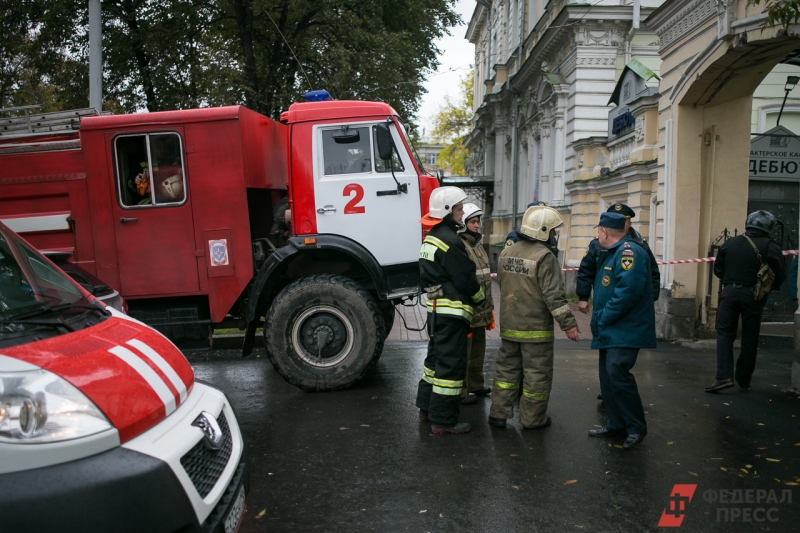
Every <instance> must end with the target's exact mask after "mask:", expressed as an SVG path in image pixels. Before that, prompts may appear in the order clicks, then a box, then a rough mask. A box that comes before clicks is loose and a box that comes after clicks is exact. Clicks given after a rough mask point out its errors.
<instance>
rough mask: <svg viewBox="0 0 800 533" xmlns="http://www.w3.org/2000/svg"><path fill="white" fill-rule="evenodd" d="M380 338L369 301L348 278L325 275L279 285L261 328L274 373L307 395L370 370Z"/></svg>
mask: <svg viewBox="0 0 800 533" xmlns="http://www.w3.org/2000/svg"><path fill="white" fill-rule="evenodd" d="M384 338H385V335H384V327H383V318H382V316H381V312H380V310H379V308H378V304H377V303H376V302H375V299H374V298H373V297H372V296H371V295H370V293H369V292H367V291H366V290H364V289H363V288H362V287H361V286H360V285H359V284H357V283H356V282H354V281H353V280H351V279H349V278H345V277H343V276H334V275H331V274H318V275H314V276H309V277H307V278H302V279H299V280H297V281H295V282H293V283H291V284H289V285H287V286H286V287H284V289H283V290H282V291H281V292H280V293H278V296H276V297H275V300H274V301H273V302H272V305H271V306H270V309H269V312H268V313H267V316H266V327H265V328H264V345H265V346H266V348H267V353H268V355H269V359H270V361H271V362H272V365H273V366H274V367H275V370H277V371H278V373H279V374H280V375H281V376H283V378H284V379H285V380H286V381H288V382H289V383H291V384H292V385H295V386H297V387H300V388H301V389H303V390H309V391H331V390H337V389H342V388H345V387H348V386H350V385H353V384H354V383H356V382H357V381H358V380H360V379H361V378H363V377H364V376H365V375H366V374H367V373H368V372H369V371H370V370H371V369H372V367H373V366H375V363H376V362H377V361H378V357H380V354H381V351H382V350H383V340H384Z"/></svg>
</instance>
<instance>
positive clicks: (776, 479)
mask: <svg viewBox="0 0 800 533" xmlns="http://www.w3.org/2000/svg"><path fill="white" fill-rule="evenodd" d="M772 479H774V480H775V481H777V482H778V483H780V482H781V480H780V479H778V478H776V477H774V478H772Z"/></svg>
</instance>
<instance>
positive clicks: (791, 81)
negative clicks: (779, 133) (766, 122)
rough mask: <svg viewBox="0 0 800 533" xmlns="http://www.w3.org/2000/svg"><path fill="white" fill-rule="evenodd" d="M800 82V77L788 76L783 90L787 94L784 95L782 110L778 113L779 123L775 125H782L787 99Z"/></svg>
mask: <svg viewBox="0 0 800 533" xmlns="http://www.w3.org/2000/svg"><path fill="white" fill-rule="evenodd" d="M798 82H800V76H786V85H784V87H783V90H784V91H786V94H784V95H783V103H782V104H781V110H780V112H779V113H778V122H777V123H776V124H775V125H776V126H780V125H781V115H782V114H783V106H785V105H786V98H788V97H789V93H790V92H792V89H794V87H795V85H797V83H798Z"/></svg>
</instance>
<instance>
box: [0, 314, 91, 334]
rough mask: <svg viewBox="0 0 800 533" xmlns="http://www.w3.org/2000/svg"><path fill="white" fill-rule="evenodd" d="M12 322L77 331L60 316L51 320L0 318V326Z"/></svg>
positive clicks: (11, 323)
mask: <svg viewBox="0 0 800 533" xmlns="http://www.w3.org/2000/svg"><path fill="white" fill-rule="evenodd" d="M14 324H21V325H23V326H51V327H54V328H64V329H66V330H67V331H69V332H70V333H72V332H73V331H77V330H76V329H75V328H73V327H72V326H71V325H70V324H68V323H66V322H64V320H62V319H61V318H60V317H59V318H56V319H53V320H28V319H24V318H22V319H20V318H4V319H0V326H11V325H14Z"/></svg>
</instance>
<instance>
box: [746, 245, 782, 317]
mask: <svg viewBox="0 0 800 533" xmlns="http://www.w3.org/2000/svg"><path fill="white" fill-rule="evenodd" d="M744 238H745V239H747V242H749V243H750V245H751V246H752V247H753V250H755V252H756V256H757V257H758V262H759V263H760V264H761V268H759V269H758V273H757V274H756V280H757V281H756V284H755V285H753V298H755V300H756V301H757V302H760V301H761V300H765V299H766V298H767V295H768V294H769V292H770V291H771V290H772V284H773V283H774V282H775V273H774V272H773V271H772V269H771V268H770V267H769V264H767V263H765V262H764V261H762V260H761V252H759V251H758V247H757V246H756V243H754V242H753V240H752V239H751V238H750V237H748V236H747V235H744Z"/></svg>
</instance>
